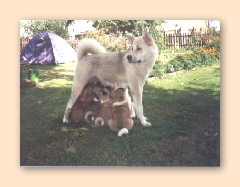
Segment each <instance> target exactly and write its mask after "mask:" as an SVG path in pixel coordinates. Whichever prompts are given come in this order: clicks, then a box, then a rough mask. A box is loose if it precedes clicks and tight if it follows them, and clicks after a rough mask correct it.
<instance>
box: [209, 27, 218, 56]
mask: <svg viewBox="0 0 240 187" xmlns="http://www.w3.org/2000/svg"><path fill="white" fill-rule="evenodd" d="M209 33H210V34H209V41H208V42H207V44H206V48H213V47H215V48H216V49H217V50H218V51H219V52H220V31H216V30H215V28H212V29H210V31H209Z"/></svg>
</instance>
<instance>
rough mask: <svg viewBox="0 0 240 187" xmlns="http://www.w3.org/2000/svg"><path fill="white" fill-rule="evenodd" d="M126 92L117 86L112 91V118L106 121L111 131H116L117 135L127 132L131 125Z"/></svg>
mask: <svg viewBox="0 0 240 187" xmlns="http://www.w3.org/2000/svg"><path fill="white" fill-rule="evenodd" d="M130 116H131V110H130V108H129V104H128V99H127V94H126V92H125V90H124V89H122V88H118V89H116V90H115V91H114V92H113V110H112V119H110V120H109V121H108V124H109V127H110V129H111V130H112V131H115V132H118V136H122V134H127V133H128V130H130V129H131V128H132V127H133V120H132V119H131V117H130Z"/></svg>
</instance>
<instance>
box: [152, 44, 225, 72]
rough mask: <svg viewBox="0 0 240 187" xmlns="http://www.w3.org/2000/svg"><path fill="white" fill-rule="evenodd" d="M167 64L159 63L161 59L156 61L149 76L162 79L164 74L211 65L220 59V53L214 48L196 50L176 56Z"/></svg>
mask: <svg viewBox="0 0 240 187" xmlns="http://www.w3.org/2000/svg"><path fill="white" fill-rule="evenodd" d="M172 57H173V56H171V59H170V60H169V61H168V62H167V63H161V59H159V58H158V59H157V63H156V64H155V65H154V67H153V69H152V71H151V73H150V76H159V77H162V76H163V74H164V73H169V72H172V71H179V70H191V69H193V68H195V67H201V66H204V65H211V64H213V63H214V62H216V61H218V60H219V59H220V52H219V51H218V49H217V48H216V47H212V48H202V47H200V48H196V49H194V50H193V53H184V54H177V55H175V56H174V57H173V58H172Z"/></svg>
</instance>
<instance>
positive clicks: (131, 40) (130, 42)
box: [126, 35, 134, 45]
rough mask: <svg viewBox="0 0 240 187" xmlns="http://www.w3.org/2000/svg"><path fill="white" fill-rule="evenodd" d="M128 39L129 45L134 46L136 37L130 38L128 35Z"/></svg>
mask: <svg viewBox="0 0 240 187" xmlns="http://www.w3.org/2000/svg"><path fill="white" fill-rule="evenodd" d="M126 38H127V40H128V43H129V44H130V45H132V44H133V41H134V37H132V36H130V35H126Z"/></svg>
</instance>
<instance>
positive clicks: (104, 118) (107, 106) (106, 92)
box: [95, 87, 113, 126]
mask: <svg viewBox="0 0 240 187" xmlns="http://www.w3.org/2000/svg"><path fill="white" fill-rule="evenodd" d="M99 99H100V102H101V104H100V107H99V110H98V111H97V112H95V117H96V119H95V125H96V126H103V125H108V121H109V119H111V118H112V105H113V102H112V96H111V89H109V88H106V87H104V88H103V89H102V90H101V92H100V93H99Z"/></svg>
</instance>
